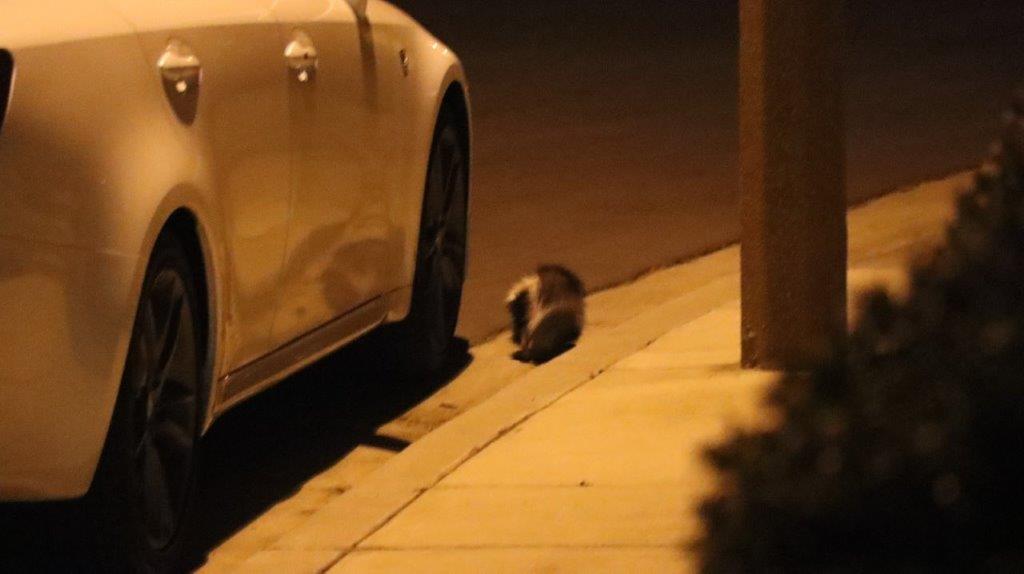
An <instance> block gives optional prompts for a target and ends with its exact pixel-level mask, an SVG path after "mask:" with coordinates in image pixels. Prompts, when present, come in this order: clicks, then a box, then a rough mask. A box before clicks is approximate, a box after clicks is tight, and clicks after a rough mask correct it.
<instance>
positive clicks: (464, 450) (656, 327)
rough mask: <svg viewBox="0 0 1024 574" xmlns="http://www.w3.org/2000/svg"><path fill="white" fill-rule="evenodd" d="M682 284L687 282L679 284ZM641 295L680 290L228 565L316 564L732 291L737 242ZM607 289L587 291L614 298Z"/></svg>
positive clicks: (651, 283) (649, 282)
mask: <svg viewBox="0 0 1024 574" xmlns="http://www.w3.org/2000/svg"><path fill="white" fill-rule="evenodd" d="M684 285H690V286H692V287H691V288H685V287H683V286H684ZM627 287H628V288H631V289H633V290H634V291H635V290H638V289H639V291H640V292H641V295H642V294H643V292H644V291H645V290H646V291H648V292H652V293H653V292H659V291H662V292H663V291H664V290H665V289H669V288H671V289H674V290H675V292H677V293H678V292H682V293H683V294H682V295H679V296H676V297H674V298H670V299H668V300H666V301H663V302H660V303H657V304H655V305H652V306H649V307H647V308H646V309H644V310H642V311H641V312H639V313H638V314H636V315H635V316H633V317H631V318H629V319H627V320H625V321H623V322H621V323H619V324H617V325H614V326H610V327H605V328H601V326H600V325H597V326H594V327H592V328H591V329H590V332H588V333H587V334H586V335H585V336H584V339H583V340H581V342H580V344H579V345H578V346H577V347H576V348H575V349H573V350H571V351H569V352H568V353H566V354H564V355H562V356H561V357H558V358H556V359H554V360H553V361H551V362H549V363H547V364H544V365H541V366H538V367H536V368H533V369H532V370H530V371H528V372H527V373H526V374H525V375H523V376H521V377H518V378H517V379H515V380H514V381H512V382H511V383H509V384H508V385H507V386H506V387H505V388H504V389H502V390H501V391H499V392H498V393H497V394H495V395H494V396H493V397H491V398H489V399H487V400H486V401H484V402H482V403H480V404H478V405H476V406H475V407H473V408H471V409H469V410H468V411H466V412H465V413H463V414H461V415H459V416H458V417H456V418H454V419H452V420H450V421H448V422H447V423H445V424H444V425H442V426H441V427H439V428H437V429H436V430H434V431H432V432H431V433H429V434H427V435H426V436H424V437H423V438H421V439H420V440H418V441H416V442H414V443H413V444H412V445H410V446H409V447H408V448H406V449H405V450H404V451H402V452H401V453H399V454H398V455H396V456H395V457H393V458H392V459H390V460H389V461H388V462H387V463H385V464H384V465H383V466H381V467H380V468H379V469H377V470H376V471H374V472H373V473H371V474H370V475H369V476H367V477H366V478H364V479H363V480H361V481H360V482H359V483H358V484H356V485H355V486H353V488H352V489H351V490H349V491H347V492H345V493H344V494H342V495H340V496H338V497H337V498H335V499H334V500H332V501H330V502H329V503H328V504H326V505H325V506H323V507H322V508H320V509H319V510H318V511H317V512H315V513H314V514H312V515H311V516H310V517H309V518H308V519H307V520H306V521H305V522H304V523H303V524H302V525H300V526H299V527H298V528H296V529H294V530H292V531H291V532H289V533H288V534H287V535H285V536H284V537H282V538H281V539H279V540H278V541H277V542H275V543H274V544H272V545H270V546H269V547H268V548H265V549H263V550H261V551H260V552H257V553H256V554H255V555H253V556H252V557H250V558H249V559H248V560H246V561H245V562H243V563H242V564H241V566H240V567H239V569H238V571H245V572H280V571H281V567H282V565H285V564H287V565H288V567H289V570H290V571H294V572H323V571H326V570H328V569H329V568H330V567H332V566H333V565H334V564H336V563H337V562H339V561H340V560H341V559H342V558H344V557H345V555H347V554H348V553H349V552H350V551H352V549H353V548H355V547H356V546H357V545H358V544H359V543H360V542H362V541H363V540H365V539H366V538H368V537H369V536H371V535H372V534H373V533H375V532H376V531H377V530H379V529H380V528H382V527H383V526H384V525H385V524H387V523H388V522H389V521H390V520H391V519H392V518H393V517H394V516H395V515H397V514H398V513H400V512H401V511H402V510H403V509H405V508H406V507H407V506H408V505H410V504H411V503H413V502H414V501H415V500H416V499H417V498H419V497H420V496H421V495H422V494H423V493H424V492H426V491H427V490H429V489H430V488H431V487H433V486H434V485H435V484H437V483H438V482H439V481H441V480H442V479H444V477H446V476H447V475H449V474H450V473H452V472H453V471H454V470H455V469H456V468H458V467H459V466H461V465H462V464H463V463H465V462H466V461H468V460H469V459H471V458H473V456H475V455H476V454H477V453H479V452H480V451H481V450H483V449H484V448H486V447H487V446H488V445H489V444H491V443H492V442H494V441H495V440H497V439H499V438H500V437H501V436H503V435H504V434H506V433H507V432H509V431H510V430H512V429H514V428H515V427H516V426H518V425H519V424H521V423H523V422H524V421H526V420H527V419H529V418H530V417H532V416H533V415H534V414H536V413H537V412H539V411H541V410H543V409H545V408H546V407H548V406H549V405H551V404H552V403H554V402H555V401H557V400H558V399H560V398H561V397H563V396H564V395H566V394H567V393H569V392H571V391H573V390H574V389H576V388H578V387H579V386H581V385H583V384H585V383H587V382H588V381H590V380H592V379H594V378H595V377H597V376H598V375H599V374H601V373H602V372H603V371H604V370H605V369H607V368H608V367H610V366H611V365H613V364H615V363H617V362H618V361H620V360H622V359H624V358H626V357H628V356H630V355H632V354H634V353H635V352H637V351H639V350H641V349H643V348H645V347H647V346H648V345H649V344H650V343H652V342H653V341H654V340H656V339H657V338H658V337H660V336H662V335H664V334H666V333H668V332H669V331H671V330H672V329H675V328H677V327H679V326H680V325H682V324H685V323H688V322H690V321H693V320H695V319H697V318H699V317H701V316H702V315H704V314H706V313H707V312H708V311H709V310H711V309H714V308H716V307H718V306H720V305H722V304H725V303H727V302H728V301H729V300H731V299H734V298H735V293H736V291H737V290H738V289H739V249H738V247H735V246H734V247H729V248H726V249H723V250H720V251H718V252H715V253H713V254H711V255H707V256H705V257H701V258H699V259H696V260H694V261H691V262H689V263H687V264H684V265H680V266H677V267H674V268H669V269H665V270H661V271H657V272H655V273H652V274H651V275H649V276H647V277H644V278H642V279H640V280H639V281H637V282H636V283H634V284H632V285H631V286H627ZM615 292H616V290H615V289H613V290H611V291H608V292H602V293H598V294H595V295H594V297H593V299H594V300H595V303H599V301H600V299H602V298H614V297H615V295H616V293H615Z"/></svg>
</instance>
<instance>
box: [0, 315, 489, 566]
mask: <svg viewBox="0 0 1024 574" xmlns="http://www.w3.org/2000/svg"><path fill="white" fill-rule="evenodd" d="M387 342H388V333H387V332H386V331H380V332H377V333H374V334H371V335H369V336H367V337H365V338H363V339H362V340H360V341H357V342H356V343H353V344H352V345H350V346H348V347H346V348H344V349H342V350H340V351H338V352H336V353H335V354H333V355H331V356H329V357H327V358H325V359H323V360H321V361H319V362H318V363H316V364H314V365H311V366H310V367H308V368H306V369H305V370H303V371H301V372H299V373H297V374H295V375H293V376H291V377H289V378H288V379H286V380H284V381H282V382H281V383H280V384H279V385H277V386H275V387H274V388H272V389H270V390H268V391H266V392H264V393H262V394H260V395H258V396H256V397H254V398H253V399H251V400H249V401H247V402H245V403H243V404H241V405H239V406H238V407H236V408H235V409H233V410H232V411H230V412H229V413H227V414H226V415H224V417H222V418H221V419H220V420H218V421H217V423H216V424H215V425H214V426H213V428H211V430H210V432H209V433H208V434H207V436H206V438H205V440H204V443H203V451H202V459H201V468H200V478H199V484H198V491H197V494H196V505H195V510H194V513H193V521H194V522H193V524H194V526H193V527H192V528H191V532H190V539H189V541H188V544H187V548H188V550H187V552H186V562H185V564H186V565H188V567H189V568H190V569H192V568H197V567H199V566H201V565H202V564H203V563H204V562H205V560H206V556H207V555H208V554H209V552H210V551H211V550H212V549H214V548H216V547H217V546H218V545H219V544H220V543H222V542H223V541H224V540H226V539H227V538H228V537H230V536H231V535H232V534H234V533H235V532H237V531H238V530H240V529H242V528H244V527H245V526H246V525H247V524H248V523H249V522H251V521H253V520H254V519H255V518H257V517H258V516H260V515H261V514H263V513H264V512H265V511H267V510H268V509H270V508H271V507H272V506H273V505H274V504H276V503H277V502H279V501H281V500H283V499H285V498H287V497H289V496H291V495H292V494H294V493H295V492H297V491H298V489H299V488H301V486H302V485H303V484H304V483H305V482H307V481H308V480H310V479H312V478H313V477H315V476H316V475H317V474H319V473H321V472H322V471H324V470H326V469H328V468H330V467H331V466H333V465H334V464H335V463H336V462H337V461H338V460H339V459H341V458H343V457H344V456H345V455H347V454H348V453H349V452H351V451H352V450H353V449H354V448H356V447H357V446H359V445H361V444H365V445H371V446H374V447H377V448H385V449H389V450H394V451H396V452H398V451H401V450H402V449H404V448H405V447H406V446H408V445H407V444H406V443H404V442H403V441H400V440H396V439H391V438H387V437H381V436H376V429H377V428H378V427H380V426H381V425H383V424H385V423H387V422H389V421H391V420H392V419H395V418H396V417H398V416H400V415H401V414H402V413H404V412H405V411H407V410H409V409H410V408H412V407H413V406H415V405H416V404H418V403H420V402H421V401H423V400H424V399H425V398H427V397H428V396H430V395H431V394H433V393H434V392H435V391H436V390H438V389H439V388H441V387H443V386H444V385H445V384H446V383H448V382H449V381H451V380H452V379H454V378H455V377H456V376H458V374H459V373H461V372H462V371H463V370H464V369H465V368H466V367H468V366H469V364H470V363H471V362H472V360H473V358H472V356H471V355H470V354H469V345H468V343H467V342H466V341H465V340H463V339H456V341H455V345H453V349H452V351H451V353H450V356H449V358H448V361H447V363H446V365H445V367H444V368H443V369H442V370H441V372H439V373H437V374H435V375H432V376H429V377H414V376H409V375H403V374H402V373H400V372H397V370H396V369H395V368H393V366H392V365H391V364H389V361H388V359H387V357H388V356H389V355H390V356H392V357H393V356H394V355H393V351H388V349H387ZM76 511H77V505H75V504H74V503H73V502H71V503H46V504H0V572H22V571H69V569H71V570H73V571H74V570H77V569H78V567H80V566H81V565H74V564H73V563H71V560H72V557H71V554H72V552H71V547H73V546H74V544H75V542H76V540H74V539H73V537H72V536H73V535H71V534H69V533H71V532H74V531H75V529H76V528H77V526H76V525H75V524H74V523H75V522H77V520H76V519H75V513H76Z"/></svg>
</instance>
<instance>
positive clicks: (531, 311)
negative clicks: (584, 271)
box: [505, 265, 586, 363]
mask: <svg viewBox="0 0 1024 574" xmlns="http://www.w3.org/2000/svg"><path fill="white" fill-rule="evenodd" d="M585 296H586V290H585V289H584V287H583V282H582V281H580V278H579V277H577V276H576V274H574V273H573V272H572V271H569V270H568V269H566V268H565V267H562V266H561V265H541V266H540V267H539V268H538V269H537V272H536V273H534V274H532V275H527V276H526V277H523V278H522V279H520V280H519V281H518V282H516V284H515V285H513V286H512V289H511V290H510V291H509V292H508V297H506V299H505V305H506V307H508V311H509V314H511V315H512V340H513V341H514V342H515V343H516V345H518V346H519V349H518V350H517V351H516V353H515V354H514V355H512V356H513V358H515V359H516V360H519V361H524V362H529V363H543V362H546V361H549V360H551V359H552V358H554V357H556V356H558V355H559V354H561V353H563V352H564V351H566V350H567V349H570V348H572V346H573V345H574V344H575V343H576V341H577V339H579V338H580V335H581V334H582V333H583V323H584V297H585Z"/></svg>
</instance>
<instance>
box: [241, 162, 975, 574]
mask: <svg viewBox="0 0 1024 574" xmlns="http://www.w3.org/2000/svg"><path fill="white" fill-rule="evenodd" d="M968 183H969V178H968V177H967V176H965V175H959V176H954V177H952V178H948V179H946V180H943V181H940V182H934V183H930V184H925V185H922V186H920V187H917V188H914V189H911V190H908V191H904V192H899V193H895V194H892V195H889V196H887V197H885V198H882V199H880V200H877V201H874V202H872V203H870V204H867V205H865V206H862V207H860V208H857V209H855V210H853V211H852V212H851V213H850V217H849V221H850V273H849V278H850V282H851V294H853V295H852V296H851V300H854V299H855V294H856V293H857V292H858V291H860V290H862V289H863V288H864V287H866V286H868V285H872V284H886V285H889V286H891V287H893V288H894V289H896V290H901V289H902V288H903V286H904V285H905V275H904V272H903V271H902V270H903V268H904V265H905V262H906V261H907V259H908V258H909V257H911V256H912V255H914V254H915V253H918V252H921V251H923V250H926V249H927V248H928V247H929V246H931V245H933V244H935V243H937V242H938V241H940V240H941V237H942V234H943V232H944V227H945V226H944V221H945V220H947V219H948V217H949V216H950V214H951V213H952V207H953V202H952V199H953V196H954V193H955V192H956V191H958V190H959V189H962V188H963V187H965V186H966V185H967V184H968ZM588 304H589V313H590V318H591V324H590V326H589V328H588V331H587V333H586V335H585V336H584V339H583V340H582V341H581V343H580V345H579V346H578V347H577V348H576V349H574V350H573V351H571V352H569V353H567V354H565V355H563V356H562V357H559V358H558V359H556V360H554V361H552V362H550V363H548V364H547V365H544V366H541V367H537V368H534V369H523V370H519V371H515V373H516V376H515V379H514V380H513V381H512V382H511V383H510V384H508V385H507V386H505V387H504V388H503V389H502V390H500V391H498V392H497V394H494V395H493V396H492V397H490V398H488V399H486V400H484V401H483V402H481V403H480V404H477V405H476V406H475V407H473V408H471V409H469V410H468V411H466V412H464V413H463V414H461V415H459V416H458V417H456V418H454V419H453V420H451V421H449V422H448V423H446V424H444V425H443V426H441V427H440V428H438V429H436V430H433V431H432V432H430V433H428V434H426V435H425V436H423V437H422V438H421V439H419V440H418V441H416V442H415V443H413V444H412V445H411V446H410V447H409V448H407V449H406V450H404V451H403V452H402V453H400V454H398V455H397V456H394V457H393V458H391V459H390V460H389V461H387V463H385V464H384V465H383V466H381V467H380V468H378V469H377V470H376V471H374V472H372V473H371V474H370V475H369V476H366V477H365V478H364V479H362V480H361V481H359V482H358V483H357V484H356V485H355V486H353V487H352V488H351V489H350V490H348V491H346V492H345V493H344V494H342V495H340V496H338V497H336V498H334V499H332V500H331V501H329V502H328V503H327V504H325V505H324V506H322V507H321V508H319V509H318V510H317V511H316V512H314V513H313V514H312V515H310V516H308V517H307V518H306V519H305V520H304V521H303V522H302V523H301V524H297V525H296V526H295V527H294V528H292V529H291V530H290V531H289V532H287V533H286V534H285V535H284V536H282V537H281V538H279V539H278V540H276V541H275V542H273V543H271V544H269V545H268V546H267V547H266V548H264V549H263V550H261V551H260V552H257V553H256V554H254V555H253V556H252V557H251V558H249V559H248V560H247V561H246V562H244V563H242V564H241V565H240V566H239V568H240V570H241V571H245V572H323V571H328V572H331V573H335V574H338V573H346V574H347V573H374V572H382V573H383V572H389V573H390V572H417V573H420V572H438V573H441V572H444V573H450V572H634V571H651V572H679V571H687V570H692V569H694V566H695V559H694V556H693V555H692V553H690V552H687V551H685V550H684V547H685V545H686V542H687V541H690V540H693V538H694V536H695V535H697V534H699V528H700V524H699V521H698V519H697V517H696V514H695V513H694V511H693V509H694V507H695V505H696V504H698V503H699V502H700V500H701V499H702V497H703V496H704V495H705V494H706V493H707V492H709V491H710V490H711V489H713V488H714V485H715V480H714V476H713V474H712V473H711V472H710V471H709V470H708V469H707V468H706V467H705V466H704V465H703V462H702V460H701V456H700V455H701V452H702V449H703V448H704V446H705V445H707V444H708V443H710V442H714V441H716V440H718V439H720V438H721V437H723V436H724V434H725V432H726V431H727V430H728V429H729V428H730V427H734V426H736V425H758V424H766V423H767V422H768V418H769V416H768V413H767V412H766V411H764V410H762V409H761V408H760V405H759V402H760V398H761V396H762V395H763V392H764V390H765V388H766V385H768V384H770V382H771V381H772V380H773V378H774V377H775V374H773V373H769V372H757V371H743V370H741V369H739V367H738V364H739V251H738V249H737V248H736V247H731V248H727V249H724V250H722V251H719V252H716V253H713V254H711V255H708V256H706V257H703V258H701V259H698V260H696V261H693V262H690V263H687V264H684V265H680V266H677V267H673V268H670V269H665V270H662V271H658V272H656V273H652V274H650V275H648V276H646V277H644V278H641V279H639V280H638V281H636V282H634V283H632V284H630V285H628V286H625V287H623V288H619V289H615V290H611V291H608V292H604V293H598V294H596V295H594V296H593V297H591V298H590V299H589V302H588ZM624 310H628V313H627V312H626V311H624ZM502 345H507V343H502ZM492 347H493V345H492ZM496 348H504V347H496ZM493 350H494V349H491V351H490V352H493ZM482 351H483V352H488V351H487V350H486V349H483V350H482ZM476 352H478V350H477V349H474V353H476Z"/></svg>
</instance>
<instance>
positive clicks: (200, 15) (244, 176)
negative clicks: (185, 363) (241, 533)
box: [109, 0, 291, 372]
mask: <svg viewBox="0 0 1024 574" xmlns="http://www.w3.org/2000/svg"><path fill="white" fill-rule="evenodd" d="M109 1H110V2H111V3H112V4H113V5H114V6H115V7H117V8H119V9H120V10H121V12H122V13H123V14H124V16H125V17H126V18H127V19H128V20H129V21H131V22H132V23H133V25H134V26H135V27H136V30H137V33H138V35H139V38H140V41H141V45H142V49H143V51H144V53H145V57H146V58H147V60H148V61H149V62H151V63H152V65H153V73H154V75H153V81H154V82H155V83H159V84H161V89H162V91H163V93H164V96H165V98H166V101H167V103H168V108H167V118H168V121H171V122H174V123H175V124H177V129H178V133H179V136H180V138H181V143H182V149H184V150H186V152H185V154H186V155H187V156H189V158H188V159H187V160H186V161H187V162H191V165H192V172H193V173H192V175H191V176H190V178H191V180H190V181H183V182H180V185H191V186H196V187H198V188H200V189H207V190H209V191H210V193H211V195H212V196H213V198H214V199H213V200H214V201H215V202H216V204H217V205H216V208H217V211H219V212H220V213H221V215H222V221H221V222H220V223H221V225H222V226H223V230H222V235H223V237H224V238H225V243H226V245H225V246H224V247H225V248H224V253H225V260H226V261H225V262H224V264H223V265H222V267H223V269H222V270H221V272H226V275H227V276H226V279H225V280H224V285H225V286H226V289H224V294H223V295H224V296H223V301H219V302H218V304H219V305H222V306H225V309H224V312H223V313H222V316H223V318H224V323H225V324H224V331H223V337H222V339H223V345H224V347H225V348H224V349H222V351H223V353H224V361H225V367H226V369H225V370H226V371H228V372H230V371H233V370H236V369H237V368H239V367H242V366H244V365H245V364H247V363H250V362H252V361H254V360H255V359H258V358H259V357H261V356H263V355H265V354H267V353H268V352H270V351H271V350H272V349H273V346H274V344H273V341H272V339H271V330H272V326H273V318H274V313H275V310H276V307H277V303H278V300H279V295H280V291H279V286H280V274H281V268H282V262H283V261H284V256H285V245H286V241H287V232H288V217H289V209H290V205H289V196H290V188H291V157H290V154H289V149H290V145H291V142H290V139H289V134H290V125H289V122H290V119H289V113H290V112H289V110H290V108H289V102H288V85H287V82H288V76H287V73H286V68H285V64H284V62H283V60H282V48H283V44H282V38H281V36H280V33H281V30H280V27H279V25H278V24H277V23H276V22H275V21H274V20H273V17H272V15H271V11H270V5H271V1H270V0H109ZM145 127H146V126H143V125H140V126H139V129H140V130H144V129H145Z"/></svg>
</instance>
